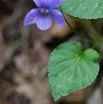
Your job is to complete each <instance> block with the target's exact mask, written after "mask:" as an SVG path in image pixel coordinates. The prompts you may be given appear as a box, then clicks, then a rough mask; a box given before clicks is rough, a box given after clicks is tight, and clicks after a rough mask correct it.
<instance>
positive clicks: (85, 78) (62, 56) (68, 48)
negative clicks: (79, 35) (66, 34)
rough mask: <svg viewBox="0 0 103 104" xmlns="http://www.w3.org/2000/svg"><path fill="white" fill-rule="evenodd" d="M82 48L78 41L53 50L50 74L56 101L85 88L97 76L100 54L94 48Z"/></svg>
mask: <svg viewBox="0 0 103 104" xmlns="http://www.w3.org/2000/svg"><path fill="white" fill-rule="evenodd" d="M82 50H83V49H82V45H81V44H80V43H78V42H65V43H63V44H61V45H59V46H58V47H57V48H56V49H54V51H53V52H52V54H51V56H50V60H49V74H48V76H49V83H50V87H51V91H52V95H53V97H54V100H55V101H57V100H58V99H59V98H60V97H62V96H66V95H68V94H70V93H72V92H75V91H76V90H79V89H82V88H85V87H86V86H88V85H90V84H91V83H92V82H93V81H94V79H95V78H96V76H97V74H98V71H99V65H98V63H97V58H98V57H99V54H98V53H97V52H96V51H95V50H93V49H87V50H85V51H84V52H83V53H82Z"/></svg>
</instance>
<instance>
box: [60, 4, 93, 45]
mask: <svg viewBox="0 0 103 104" xmlns="http://www.w3.org/2000/svg"><path fill="white" fill-rule="evenodd" d="M60 10H61V6H60ZM61 12H62V10H61ZM62 14H63V13H62ZM63 16H64V14H63ZM64 18H65V16H64ZM65 21H66V23H67V25H68V26H69V27H70V29H71V30H72V31H73V32H74V33H75V34H77V35H78V36H80V37H81V38H83V39H85V40H87V41H88V42H89V43H91V44H93V42H92V41H91V40H90V39H88V38H87V37H85V36H83V35H81V34H79V33H78V32H76V31H75V30H74V29H73V28H72V27H71V25H70V24H69V22H68V21H67V20H66V18H65Z"/></svg>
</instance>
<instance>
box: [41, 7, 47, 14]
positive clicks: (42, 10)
mask: <svg viewBox="0 0 103 104" xmlns="http://www.w3.org/2000/svg"><path fill="white" fill-rule="evenodd" d="M40 12H41V13H42V14H47V13H49V11H48V10H47V9H45V8H42V9H41V11H40Z"/></svg>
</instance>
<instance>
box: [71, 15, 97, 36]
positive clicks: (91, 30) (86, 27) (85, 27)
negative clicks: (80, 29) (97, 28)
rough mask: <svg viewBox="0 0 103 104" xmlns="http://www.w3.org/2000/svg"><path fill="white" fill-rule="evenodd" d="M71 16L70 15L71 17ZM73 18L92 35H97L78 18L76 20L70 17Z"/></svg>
mask: <svg viewBox="0 0 103 104" xmlns="http://www.w3.org/2000/svg"><path fill="white" fill-rule="evenodd" d="M69 16H70V15H69ZM70 17H71V18H73V19H74V20H76V21H78V22H80V23H81V24H82V25H83V26H84V27H85V28H86V29H87V30H88V31H89V32H90V33H91V34H96V33H95V32H93V31H92V30H91V29H90V28H89V27H88V26H87V25H86V24H85V23H84V22H83V21H82V20H80V19H78V18H75V17H72V16H70Z"/></svg>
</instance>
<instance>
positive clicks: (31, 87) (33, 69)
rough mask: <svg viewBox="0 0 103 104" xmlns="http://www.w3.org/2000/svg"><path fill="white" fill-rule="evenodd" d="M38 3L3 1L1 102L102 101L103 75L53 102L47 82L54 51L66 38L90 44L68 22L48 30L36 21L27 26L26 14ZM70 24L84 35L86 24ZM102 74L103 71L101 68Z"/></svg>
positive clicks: (78, 103) (95, 103)
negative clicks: (85, 86)
mask: <svg viewBox="0 0 103 104" xmlns="http://www.w3.org/2000/svg"><path fill="white" fill-rule="evenodd" d="M32 8H36V5H35V4H34V2H33V1H32V0H0V104H103V93H102V92H103V80H102V79H101V74H100V75H99V77H98V78H97V79H96V81H94V83H93V84H92V85H91V86H89V87H87V88H84V89H82V90H79V91H76V92H74V93H72V94H70V95H69V96H67V97H62V98H61V99H60V100H59V101H57V102H54V100H53V98H52V95H51V91H50V85H49V82H48V61H49V57H50V54H51V52H52V51H53V49H54V48H56V47H57V46H58V45H59V44H61V43H63V42H65V41H78V42H81V43H82V44H83V48H84V49H87V48H89V47H90V44H89V43H88V42H86V41H84V40H83V39H81V38H80V37H78V36H77V35H75V34H74V33H73V32H72V31H71V29H70V28H69V27H68V26H67V24H65V26H64V27H59V26H57V25H56V24H55V23H53V26H52V27H51V28H50V29H49V30H47V31H41V30H39V29H38V28H37V27H36V24H33V25H29V26H24V25H23V20H24V18H25V15H26V14H27V13H28V12H29V11H30V10H31V9H32ZM65 16H66V19H67V20H68V22H69V23H70V24H71V26H72V27H73V28H74V29H76V30H77V31H79V32H80V33H81V34H84V32H83V27H82V26H81V25H80V24H79V23H77V22H76V21H74V20H73V19H71V18H70V17H69V16H67V15H66V14H65ZM101 73H102V71H101Z"/></svg>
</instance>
